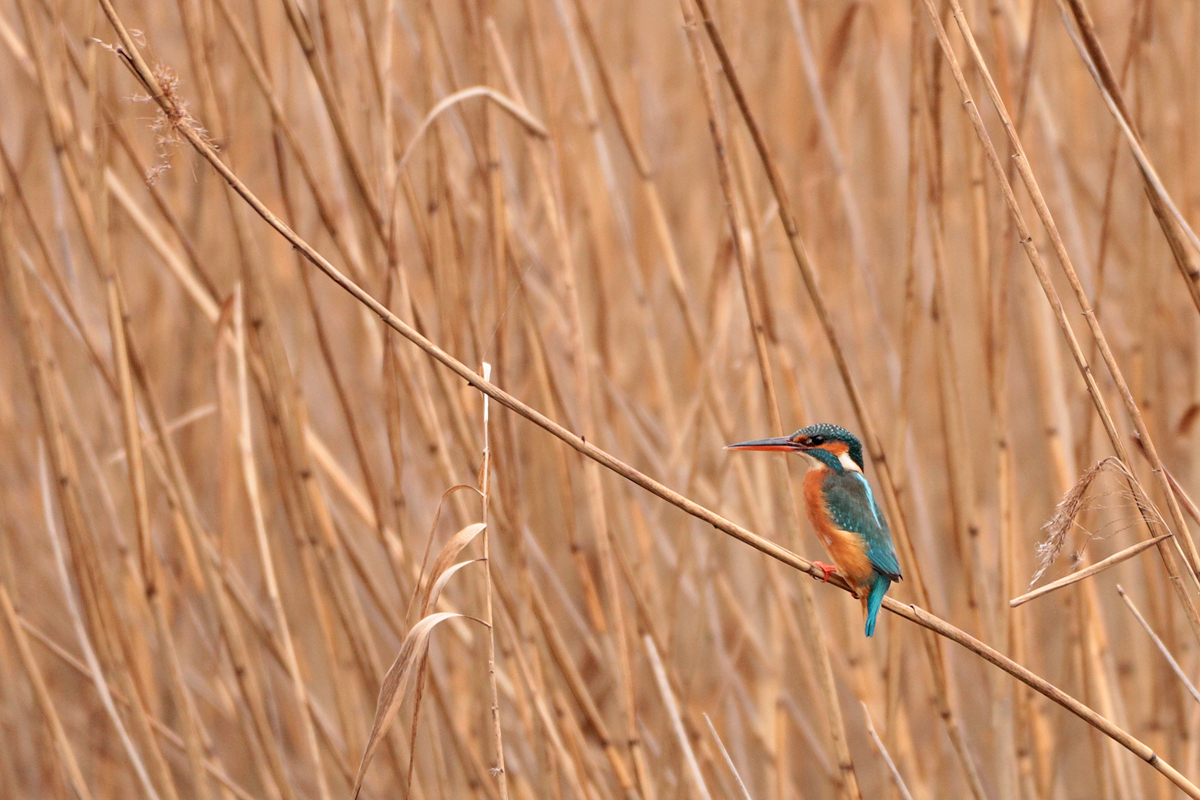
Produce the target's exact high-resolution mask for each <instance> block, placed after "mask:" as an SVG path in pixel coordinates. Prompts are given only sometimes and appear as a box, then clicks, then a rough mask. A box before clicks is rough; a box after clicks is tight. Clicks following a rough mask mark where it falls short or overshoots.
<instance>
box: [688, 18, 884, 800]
mask: <svg viewBox="0 0 1200 800" xmlns="http://www.w3.org/2000/svg"><path fill="white" fill-rule="evenodd" d="M680 8H681V10H682V12H683V26H684V30H685V31H686V32H687V38H688V45H689V49H690V50H691V53H692V60H693V61H694V62H695V64H696V72H697V73H698V74H699V77H700V85H701V87H702V89H703V93H704V104H705V108H706V109H707V112H708V130H709V134H710V135H711V137H712V142H713V149H714V151H715V152H716V162H717V175H718V177H719V179H720V184H721V192H722V194H723V195H724V197H725V209H726V212H727V214H728V223H729V230H730V236H731V237H732V241H733V253H734V259H735V261H736V262H737V266H738V275H739V276H740V278H741V282H742V296H743V298H744V299H745V303H746V315H747V317H748V318H749V321H750V335H751V338H752V340H753V341H754V352H755V355H756V357H757V360H758V369H759V377H760V378H761V380H762V384H763V397H764V399H765V400H766V403H767V409H768V411H769V413H770V417H771V425H772V427H773V428H774V429H775V430H776V431H782V430H783V420H782V418H781V415H780V413H779V399H778V396H777V395H776V392H775V381H774V378H773V376H772V369H771V358H770V355H769V353H768V352H767V340H766V330H765V325H764V322H763V315H762V307H761V299H760V298H759V296H758V292H757V290H756V288H755V281H754V279H753V276H752V275H751V274H750V265H749V263H748V259H747V254H746V251H745V245H744V242H743V239H742V228H743V225H742V220H741V215H740V214H739V212H738V199H737V197H736V196H735V195H734V189H733V180H732V176H731V167H730V164H729V154H728V145H727V140H726V137H725V133H724V132H723V131H722V126H721V121H720V119H719V118H718V116H717V104H716V96H715V93H714V90H713V85H712V77H711V75H710V74H709V70H708V63H707V59H706V58H705V56H704V50H703V45H702V44H701V42H700V36H699V34H698V33H697V31H696V27H697V25H696V16H695V12H693V10H692V8H691V5H690V4H689V0H680ZM789 463H790V462H785V463H784V464H780V465H779V466H780V467H781V470H780V473H781V476H782V479H783V482H784V484H785V485H789V484H790V480H789V473H790V469H789V468H788V464H789ZM788 497H789V499H790V500H791V503H790V506H791V510H792V515H791V516H792V519H793V524H798V523H799V521H800V514H799V509H798V507H797V505H796V501H795V496H794V494H793V493H792V492H791V491H789V492H788ZM781 597H786V595H782V593H781ZM784 602H786V600H784ZM800 604H801V607H802V608H803V617H804V620H805V623H806V628H807V629H808V632H809V635H810V636H811V637H812V639H813V649H814V651H815V656H816V661H817V674H818V677H819V685H820V687H821V694H822V699H823V701H824V706H825V709H824V710H825V721H826V725H827V728H828V730H827V733H828V736H829V738H830V741H831V742H832V744H833V749H834V751H835V752H836V753H837V758H838V771H837V772H836V773H834V775H835V786H836V787H837V790H838V793H839V794H841V795H842V796H844V797H848V798H856V797H857V798H859V799H860V800H861V798H862V792H861V790H860V789H859V786H858V776H857V774H856V773H855V770H854V760H853V758H852V757H851V755H850V747H849V745H848V744H847V742H846V723H845V720H844V719H843V717H842V708H841V703H840V702H839V700H838V695H837V687H836V685H835V683H834V680H833V667H832V665H831V664H830V659H829V647H830V645H829V644H828V643H827V641H826V639H825V633H824V630H823V628H822V626H821V622H820V619H819V618H818V616H817V612H816V606H815V604H814V603H813V598H812V587H811V586H808V585H804V586H801V587H800Z"/></svg>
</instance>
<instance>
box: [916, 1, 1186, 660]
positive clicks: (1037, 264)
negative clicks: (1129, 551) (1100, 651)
mask: <svg viewBox="0 0 1200 800" xmlns="http://www.w3.org/2000/svg"><path fill="white" fill-rule="evenodd" d="M924 4H925V10H926V13H927V16H928V17H929V19H930V21H931V23H932V24H933V27H934V31H935V32H936V34H937V38H938V43H939V45H940V46H941V49H942V52H943V54H944V55H945V57H946V60H947V62H948V63H949V64H950V67H951V71H952V72H953V74H954V78H955V82H956V83H957V84H958V88H959V91H960V93H961V94H962V96H963V98H964V104H965V106H966V108H967V112H968V114H969V116H970V118H971V121H972V123H973V124H974V127H975V132H976V134H977V135H978V136H979V138H980V141H982V142H983V143H984V147H985V149H986V151H987V154H988V160H989V162H990V163H991V165H992V168H993V171H994V172H995V174H996V176H997V180H998V181H999V182H1000V185H1001V188H1002V189H1003V191H1004V197H1005V201H1006V203H1007V205H1008V208H1009V211H1010V212H1011V214H1012V216H1013V219H1014V222H1015V223H1016V226H1017V231H1018V234H1019V238H1020V241H1021V245H1022V247H1023V249H1024V250H1025V253H1026V255H1027V256H1028V258H1029V261H1030V264H1031V265H1032V266H1033V268H1034V271H1035V273H1036V274H1037V277H1038V281H1039V282H1040V283H1041V285H1042V289H1043V291H1044V292H1045V294H1046V298H1047V300H1048V301H1049V302H1050V305H1051V307H1052V308H1053V310H1054V315H1055V318H1056V320H1057V321H1058V324H1059V328H1060V329H1061V330H1062V332H1063V335H1064V337H1065V338H1066V340H1067V343H1068V345H1069V346H1070V349H1071V354H1072V356H1073V357H1074V359H1075V363H1076V366H1077V367H1078V368H1079V370H1080V373H1081V374H1082V376H1083V378H1084V382H1085V383H1086V384H1087V388H1088V393H1089V395H1090V396H1091V397H1092V400H1093V402H1094V404H1095V406H1096V410H1097V412H1098V413H1099V415H1100V418H1101V420H1102V421H1103V422H1104V427H1105V430H1106V432H1107V433H1108V437H1109V441H1110V442H1111V443H1112V445H1113V448H1114V450H1116V452H1117V457H1118V458H1119V459H1120V460H1121V461H1122V462H1125V463H1128V457H1127V455H1126V452H1125V445H1124V441H1123V439H1122V437H1121V435H1120V434H1119V433H1118V432H1117V430H1116V423H1115V422H1114V421H1113V419H1112V415H1111V413H1110V412H1109V410H1108V405H1107V403H1106V401H1105V400H1104V397H1103V395H1102V394H1101V392H1100V389H1099V387H1098V386H1097V384H1096V381H1095V378H1094V377H1093V375H1092V371H1091V367H1090V366H1089V365H1088V363H1087V360H1086V357H1085V356H1084V354H1083V351H1082V349H1081V348H1080V345H1079V341H1078V340H1077V339H1076V337H1075V333H1074V331H1073V329H1072V328H1071V326H1070V323H1069V322H1068V320H1067V317H1066V312H1065V311H1064V310H1063V307H1062V302H1061V301H1060V300H1059V298H1058V293H1057V290H1056V289H1055V288H1054V285H1053V283H1051V280H1050V276H1049V274H1048V273H1047V271H1046V268H1045V265H1044V264H1043V262H1042V260H1041V255H1040V253H1039V252H1038V249H1037V246H1036V245H1035V244H1034V241H1033V237H1032V235H1031V234H1030V232H1029V228H1028V226H1027V225H1026V223H1025V219H1024V216H1023V214H1022V212H1021V210H1020V207H1019V206H1018V204H1017V200H1016V197H1015V195H1014V194H1013V191H1012V186H1011V184H1010V182H1009V181H1008V178H1007V176H1006V175H1005V171H1004V168H1003V165H1002V164H1001V162H1000V159H999V156H998V155H997V154H996V150H995V147H994V146H993V145H992V142H991V139H990V137H989V136H988V133H987V129H986V128H985V127H984V124H983V119H982V118H981V117H980V115H979V109H978V107H977V106H976V104H975V102H974V100H973V99H972V95H971V91H970V88H969V87H968V86H967V83H966V79H965V78H964V77H963V74H962V70H961V69H960V68H959V65H958V59H957V57H956V56H955V54H954V51H953V49H952V48H951V46H950V41H949V38H948V37H947V35H946V31H945V27H944V26H943V25H942V22H941V18H940V17H939V16H938V13H937V9H936V8H935V7H934V5H933V3H932V0H924ZM952 7H953V8H954V11H955V14H954V16H955V19H956V20H957V21H958V24H959V29H960V30H961V31H962V32H963V35H964V38H965V39H966V40H967V42H968V44H969V45H970V49H971V51H972V55H973V57H974V63H975V64H976V65H977V66H978V67H979V69H980V71H981V74H982V75H983V76H984V77H985V84H986V85H987V87H988V91H989V94H991V96H992V101H993V104H994V105H995V107H996V109H997V111H998V112H999V113H1000V114H1001V117H1002V119H1003V120H1004V122H1005V130H1006V131H1007V133H1008V135H1009V141H1010V143H1011V144H1012V145H1013V147H1014V149H1015V151H1016V157H1015V161H1016V164H1017V171H1018V173H1019V174H1020V176H1021V178H1022V180H1023V181H1024V183H1025V185H1026V188H1027V189H1029V190H1030V193H1031V194H1032V195H1033V197H1034V205H1035V207H1036V208H1037V211H1038V215H1039V218H1041V219H1042V221H1043V223H1044V224H1045V225H1046V228H1047V231H1048V232H1049V233H1050V238H1051V241H1052V242H1053V243H1054V249H1055V254H1056V255H1057V256H1058V259H1059V262H1060V264H1061V265H1062V266H1063V269H1064V270H1065V271H1066V272H1067V273H1068V277H1069V278H1071V283H1072V287H1073V288H1074V289H1075V291H1076V296H1077V299H1078V300H1079V303H1080V306H1081V307H1082V308H1083V309H1084V316H1085V318H1086V319H1087V320H1088V323H1089V325H1090V327H1091V331H1092V334H1093V337H1094V338H1095V341H1096V343H1097V345H1098V346H1099V347H1100V350H1101V353H1102V355H1103V356H1104V359H1105V363H1106V364H1107V366H1108V368H1109V371H1110V374H1112V376H1113V378H1114V380H1116V382H1117V383H1118V386H1119V387H1124V388H1123V390H1122V396H1123V398H1124V399H1125V401H1126V408H1127V410H1128V411H1129V413H1130V417H1131V418H1132V419H1133V422H1134V424H1135V426H1136V427H1137V429H1138V433H1139V435H1140V434H1141V433H1142V432H1143V430H1144V428H1145V423H1144V421H1143V420H1142V417H1141V413H1140V411H1138V408H1137V404H1136V402H1135V401H1134V400H1133V397H1132V395H1130V394H1129V390H1128V387H1127V386H1125V384H1124V381H1123V378H1121V371H1120V368H1119V367H1118V366H1117V365H1116V362H1115V360H1114V359H1113V356H1112V352H1111V350H1110V349H1109V348H1108V346H1107V344H1106V340H1105V338H1104V334H1103V332H1102V331H1101V330H1100V329H1099V323H1098V321H1097V320H1096V318H1095V314H1094V313H1093V311H1092V309H1091V306H1090V304H1089V302H1088V299H1087V297H1086V295H1085V294H1084V293H1083V288H1082V286H1081V285H1080V284H1079V280H1078V277H1077V276H1076V275H1075V273H1074V270H1073V269H1072V268H1071V266H1070V264H1071V262H1070V258H1069V256H1068V255H1067V253H1066V249H1065V246H1064V245H1063V243H1062V239H1061V237H1059V236H1058V233H1057V229H1056V228H1055V227H1054V225H1053V220H1052V219H1051V218H1050V216H1049V213H1050V212H1049V209H1048V208H1047V207H1046V203H1045V199H1044V198H1043V197H1042V195H1041V192H1040V190H1038V189H1037V184H1036V182H1035V181H1034V179H1033V176H1032V173H1031V172H1030V167H1029V163H1028V160H1027V159H1026V158H1025V156H1024V152H1023V151H1022V150H1021V147H1020V141H1019V139H1018V138H1017V136H1016V131H1015V129H1014V128H1013V127H1012V123H1011V121H1010V120H1009V119H1008V116H1007V112H1006V111H1005V107H1004V103H1003V101H1002V100H1001V99H1000V98H999V97H998V95H997V90H996V87H995V84H994V83H993V82H992V81H991V79H990V75H988V72H987V68H986V66H985V65H984V63H983V58H982V56H981V55H980V54H979V50H978V47H976V46H975V43H974V38H973V37H972V36H971V31H970V28H969V26H968V25H967V23H966V21H965V19H964V17H963V14H962V8H961V6H959V5H958V4H957V3H956V2H953V0H952ZM1147 448H1148V449H1147V452H1148V453H1149V452H1151V451H1150V449H1149V444H1147ZM1151 461H1152V463H1155V464H1156V467H1157V470H1158V472H1157V473H1156V474H1157V475H1158V478H1159V480H1160V481H1165V478H1163V477H1162V474H1161V470H1162V466H1161V462H1160V461H1158V459H1157V457H1156V454H1155V456H1154V457H1152V458H1151ZM1168 501H1169V506H1170V508H1171V509H1172V518H1173V520H1174V523H1175V524H1174V532H1176V533H1178V532H1181V531H1184V532H1185V531H1186V530H1187V526H1186V523H1182V519H1181V513H1180V512H1179V506H1178V503H1177V502H1175V499H1174V495H1173V494H1170V492H1169V489H1168ZM1148 525H1149V522H1147V526H1148ZM1184 535H1185V536H1186V535H1187V534H1186V533H1185V534H1184ZM1177 546H1179V545H1177ZM1159 553H1160V554H1161V555H1162V558H1163V564H1164V567H1165V568H1166V571H1167V574H1168V576H1169V577H1170V583H1171V585H1172V586H1173V587H1174V589H1175V592H1176V596H1177V597H1178V599H1179V602H1180V604H1181V605H1182V606H1183V608H1184V612H1185V615H1186V616H1187V619H1188V622H1189V624H1190V625H1191V627H1192V631H1193V633H1194V634H1195V636H1196V637H1197V639H1198V640H1200V614H1198V613H1197V610H1196V606H1195V603H1194V602H1193V601H1192V598H1191V596H1190V594H1189V593H1188V591H1187V589H1186V588H1185V586H1184V584H1183V581H1182V579H1181V578H1180V576H1179V571H1178V566H1177V565H1176V563H1175V556H1174V554H1173V553H1172V552H1171V550H1170V546H1169V544H1168V543H1166V542H1163V544H1161V545H1159ZM1191 575H1192V578H1193V582H1194V581H1195V579H1196V577H1197V574H1196V573H1195V572H1194V571H1192V572H1191Z"/></svg>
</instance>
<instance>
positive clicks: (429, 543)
mask: <svg viewBox="0 0 1200 800" xmlns="http://www.w3.org/2000/svg"><path fill="white" fill-rule="evenodd" d="M460 489H466V490H468V491H472V492H475V493H476V494H478V495H479V496H480V497H482V496H483V493H482V492H480V491H479V490H478V489H476V488H475V487H474V486H469V485H468V484H465V483H459V484H455V485H454V486H451V487H450V488H449V489H447V490H446V491H444V492H442V497H441V499H440V500H438V504H437V510H436V511H434V512H433V523H432V524H431V525H430V526H429V537H428V538H427V539H426V540H425V552H424V553H422V554H421V570H420V572H419V573H418V574H417V581H416V583H414V584H413V590H412V595H411V596H410V597H409V598H408V611H411V610H412V604H413V601H414V600H416V599H417V592H419V591H420V590H421V582H422V581H423V580H424V579H425V565H426V564H428V563H429V551H430V550H432V549H433V537H434V536H436V535H437V526H438V521H439V520H441V518H442V509H443V508H444V507H445V505H446V501H447V500H449V499H450V495H452V494H454V493H455V492H457V491H459V490H460ZM408 611H406V612H405V616H407V615H408Z"/></svg>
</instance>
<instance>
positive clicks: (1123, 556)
mask: <svg viewBox="0 0 1200 800" xmlns="http://www.w3.org/2000/svg"><path fill="white" fill-rule="evenodd" d="M1170 536H1171V534H1169V533H1164V534H1162V535H1161V536H1155V537H1154V538H1153V539H1145V540H1143V541H1140V542H1138V543H1137V544H1135V545H1132V546H1130V547H1126V548H1125V549H1124V550H1122V551H1120V552H1119V553H1113V554H1112V555H1111V556H1109V557H1108V558H1106V559H1104V560H1102V561H1097V562H1096V563H1095V564H1092V565H1091V566H1088V567H1084V568H1083V569H1081V570H1079V571H1078V572H1072V573H1071V574H1070V575H1067V576H1066V577H1063V578H1059V579H1058V580H1056V581H1051V582H1050V583H1047V584H1046V585H1045V586H1039V587H1038V588H1036V589H1034V590H1033V591H1032V592H1026V593H1025V594H1023V595H1021V596H1020V597H1014V598H1013V599H1012V600H1009V601H1008V607H1009V608H1016V607H1017V606H1020V605H1024V604H1025V603H1028V602H1029V601H1030V600H1036V599H1038V598H1039V597H1044V596H1046V595H1048V594H1050V593H1051V592H1054V591H1057V590H1059V589H1062V588H1064V587H1066V586H1070V585H1071V584H1073V583H1078V582H1079V581H1081V580H1084V579H1086V578H1090V577H1092V576H1093V575H1098V574H1100V573H1101V572H1104V571H1105V570H1106V569H1108V568H1110V567H1115V566H1116V565H1117V564H1120V563H1121V562H1122V561H1128V560H1129V559H1131V558H1133V557H1134V556H1136V555H1137V554H1138V553H1141V552H1143V551H1145V550H1149V549H1150V548H1151V547H1153V546H1154V545H1156V544H1159V543H1161V542H1162V541H1163V540H1164V539H1167V538H1169V537H1170Z"/></svg>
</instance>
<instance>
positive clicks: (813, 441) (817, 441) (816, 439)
mask: <svg viewBox="0 0 1200 800" xmlns="http://www.w3.org/2000/svg"><path fill="white" fill-rule="evenodd" d="M808 443H809V444H810V445H812V446H813V447H820V446H821V445H823V444H825V437H824V436H810V437H808Z"/></svg>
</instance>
